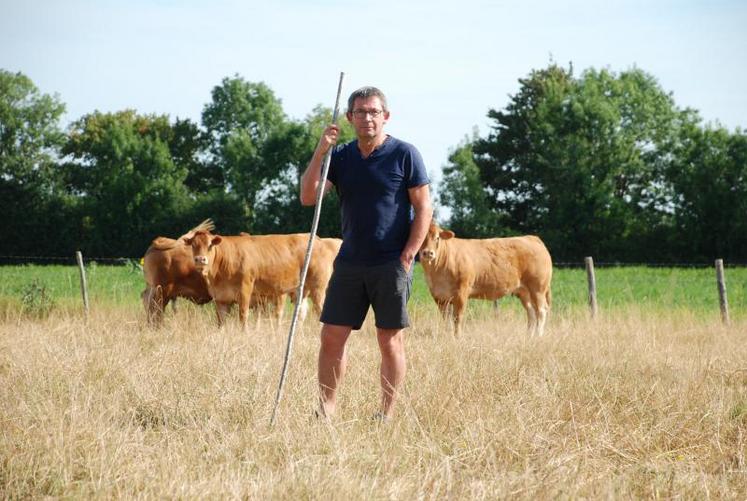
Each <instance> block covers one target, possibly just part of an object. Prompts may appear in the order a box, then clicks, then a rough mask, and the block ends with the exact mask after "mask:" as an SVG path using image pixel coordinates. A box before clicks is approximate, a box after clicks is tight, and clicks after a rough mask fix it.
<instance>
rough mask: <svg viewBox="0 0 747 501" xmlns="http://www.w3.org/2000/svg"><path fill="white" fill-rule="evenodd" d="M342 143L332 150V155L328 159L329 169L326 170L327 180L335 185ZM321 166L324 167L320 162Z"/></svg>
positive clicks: (340, 159) (341, 154)
mask: <svg viewBox="0 0 747 501" xmlns="http://www.w3.org/2000/svg"><path fill="white" fill-rule="evenodd" d="M343 148H344V145H342V144H340V145H337V146H335V147H334V149H333V150H332V157H331V158H330V160H329V170H328V171H327V181H329V182H330V183H332V184H334V185H335V186H337V174H338V170H339V168H340V165H341V164H342V161H343V155H344V154H343ZM321 168H324V165H323V164H322V166H321Z"/></svg>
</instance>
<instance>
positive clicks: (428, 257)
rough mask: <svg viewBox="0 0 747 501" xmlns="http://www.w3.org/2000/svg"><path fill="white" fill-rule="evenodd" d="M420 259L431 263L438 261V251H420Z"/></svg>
mask: <svg viewBox="0 0 747 501" xmlns="http://www.w3.org/2000/svg"><path fill="white" fill-rule="evenodd" d="M420 259H422V260H423V261H427V262H429V263H430V262H431V261H433V260H434V259H436V251H433V250H430V249H423V250H421V251H420Z"/></svg>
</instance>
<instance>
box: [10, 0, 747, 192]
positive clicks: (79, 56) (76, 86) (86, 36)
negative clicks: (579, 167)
mask: <svg viewBox="0 0 747 501" xmlns="http://www.w3.org/2000/svg"><path fill="white" fill-rule="evenodd" d="M746 54H747V0H740V1H734V0H710V1H705V0H703V1H694V0H679V1H674V0H672V1H669V0H662V1H659V0H643V1H637V0H629V1H628V0H626V1H623V0H620V1H618V0H610V1H587V0H563V1H557V0H554V1H546V0H525V1H486V0H461V1H450V2H442V1H439V0H430V1H422V0H414V1H407V0H396V1H390V0H380V1H376V2H358V1H355V0H272V1H264V2H258V1H254V0H243V1H233V0H211V1H204V2H199V1H196V0H182V1H177V0H153V1H146V0H127V1H125V0H121V1H113V0H98V1H93V0H66V1H62V0H0V68H2V69H4V70H7V71H12V72H21V73H23V74H25V75H26V76H28V77H29V78H31V80H32V81H33V82H34V84H35V85H36V86H37V87H38V88H39V90H40V91H41V92H42V93H45V94H56V95H57V96H58V97H59V99H60V100H61V101H62V102H63V103H65V105H66V108H67V111H66V114H65V115H64V117H63V125H64V126H67V125H68V124H69V123H70V122H72V121H73V120H76V119H78V118H80V117H82V116H83V115H85V114H87V113H91V112H93V111H95V110H99V111H102V112H114V111H119V110H123V109H135V110H137V112H139V113H143V114H151V113H156V114H167V115H169V116H170V117H171V118H172V119H175V118H177V117H179V118H190V119H192V120H193V121H195V122H197V123H199V122H200V116H201V112H202V109H203V107H204V106H205V105H206V104H207V103H208V102H209V101H210V93H211V90H212V89H213V88H214V87H215V86H217V85H220V82H221V80H222V79H223V78H226V77H232V76H234V75H239V76H241V77H243V78H244V79H245V80H247V81H250V82H260V81H261V82H264V83H265V84H267V85H268V86H269V87H270V88H271V89H272V90H273V91H274V93H275V95H276V96H277V97H278V98H279V99H280V100H281V101H282V105H283V109H284V111H285V113H286V114H287V115H288V116H289V117H290V118H293V119H299V120H300V119H303V118H304V117H305V116H306V115H307V114H309V113H310V112H311V111H312V109H313V108H314V107H315V106H317V105H319V104H321V105H324V106H327V107H329V108H332V107H333V106H334V103H335V97H336V93H337V84H338V80H339V77H340V73H341V72H344V73H345V78H344V82H343V98H342V101H343V102H344V101H346V99H347V95H349V94H350V93H351V92H352V91H353V90H355V89H357V88H359V87H361V86H364V85H374V86H376V87H379V88H380V89H382V90H383V91H384V93H385V94H386V95H387V98H388V101H389V107H390V110H391V118H390V121H389V123H388V124H387V126H386V130H387V132H389V133H390V134H392V135H394V136H396V137H398V138H400V139H403V140H405V141H408V142H410V143H412V144H414V145H415V146H416V147H417V148H418V149H419V150H420V151H421V153H422V155H423V158H424V160H425V163H426V166H427V168H428V171H429V172H430V174H431V177H432V178H433V180H434V181H436V182H438V180H439V179H440V172H441V168H442V167H443V166H444V165H446V163H447V160H448V155H449V152H450V151H451V150H452V149H453V148H454V147H456V146H457V145H458V144H459V143H460V142H462V141H463V140H464V139H465V137H468V136H471V135H472V134H473V132H474V131H477V133H478V134H480V135H486V134H487V133H488V131H489V127H490V121H489V120H488V119H487V117H486V114H487V112H488V110H490V109H501V108H504V107H505V106H506V105H507V104H508V102H509V99H510V96H511V95H513V94H515V93H517V92H518V90H519V82H518V80H519V79H520V78H523V77H526V76H527V75H528V74H529V73H530V72H531V71H532V70H533V69H540V68H544V67H546V66H547V65H548V64H549V63H550V62H551V61H554V62H556V63H557V64H559V65H561V66H566V67H567V66H568V64H569V63H572V64H573V68H574V71H575V72H576V75H578V74H580V72H581V71H583V70H585V69H588V68H592V67H593V68H596V69H602V68H606V69H609V70H611V71H614V72H616V73H619V72H621V71H625V70H628V69H631V68H633V67H637V68H639V69H641V70H643V71H645V72H647V73H649V74H651V75H653V76H654V77H655V78H656V79H657V80H658V82H659V84H660V85H661V87H662V89H664V90H665V91H666V92H671V93H672V95H673V98H674V101H675V103H676V105H677V106H678V107H681V108H684V107H689V108H694V109H696V110H698V111H699V112H700V115H701V117H702V118H703V119H704V121H705V122H712V123H715V122H716V121H718V122H719V123H720V124H721V125H723V126H725V127H727V128H729V129H730V130H735V129H736V128H737V127H740V128H742V129H744V128H747V56H745V55H746Z"/></svg>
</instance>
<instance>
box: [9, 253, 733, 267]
mask: <svg viewBox="0 0 747 501" xmlns="http://www.w3.org/2000/svg"><path fill="white" fill-rule="evenodd" d="M141 259H142V256H139V257H86V256H85V255H83V261H84V263H89V262H96V263H98V264H106V265H121V266H126V265H131V264H132V263H139V262H140V260H141ZM20 264H38V265H46V264H63V265H65V264H67V265H75V264H76V259H75V255H74V254H72V255H70V256H12V255H11V256H0V266H2V265H20ZM585 266H586V265H585V262H584V260H583V259H580V260H578V261H555V262H553V267H554V268H564V269H565V268H570V269H573V268H585ZM594 266H595V267H596V268H635V267H639V268H713V261H711V262H699V263H698V262H654V261H649V262H623V261H596V260H595V261H594ZM745 267H747V261H744V262H743V261H736V262H728V261H724V268H745Z"/></svg>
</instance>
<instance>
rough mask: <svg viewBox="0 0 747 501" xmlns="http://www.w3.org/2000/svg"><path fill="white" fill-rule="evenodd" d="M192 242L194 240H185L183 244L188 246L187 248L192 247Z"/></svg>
mask: <svg viewBox="0 0 747 501" xmlns="http://www.w3.org/2000/svg"><path fill="white" fill-rule="evenodd" d="M192 240H194V239H193V238H185V239H184V243H185V244H187V245H189V246H191V245H192Z"/></svg>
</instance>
